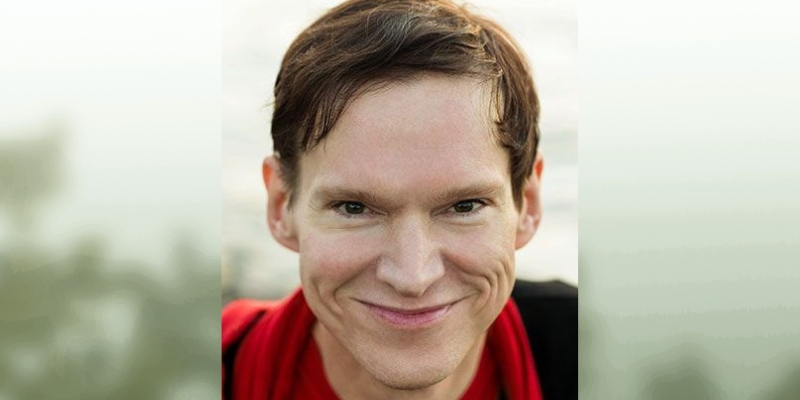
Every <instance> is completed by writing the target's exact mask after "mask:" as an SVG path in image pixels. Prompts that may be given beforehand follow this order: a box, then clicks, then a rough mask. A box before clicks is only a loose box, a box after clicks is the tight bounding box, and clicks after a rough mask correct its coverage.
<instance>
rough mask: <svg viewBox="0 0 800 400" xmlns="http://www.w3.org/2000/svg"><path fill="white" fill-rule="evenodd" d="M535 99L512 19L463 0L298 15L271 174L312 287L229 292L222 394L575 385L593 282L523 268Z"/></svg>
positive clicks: (535, 204) (245, 399)
mask: <svg viewBox="0 0 800 400" xmlns="http://www.w3.org/2000/svg"><path fill="white" fill-rule="evenodd" d="M538 115H539V104H538V99H537V96H536V91H535V88H534V85H533V81H532V78H531V74H530V71H529V68H528V65H527V64H526V62H525V60H524V57H523V56H522V54H521V52H520V50H519V49H518V47H517V46H516V45H515V44H514V43H513V41H512V40H511V38H510V37H509V36H508V35H507V33H506V32H505V31H503V30H502V29H501V28H500V27H499V26H498V25H497V24H495V23H494V22H492V21H489V20H487V19H485V18H483V17H480V16H478V15H475V14H473V13H471V12H469V11H467V10H465V9H463V8H461V7H458V6H456V5H454V4H452V3H450V2H449V1H448V0H390V1H379V0H352V1H348V2H346V3H344V4H342V5H340V6H339V7H337V8H334V9H333V10H331V11H329V12H328V13H327V14H325V15H324V16H323V17H321V18H320V19H319V20H318V21H316V22H315V23H314V24H312V25H311V26H310V27H309V28H307V29H306V30H305V31H304V32H303V33H301V34H300V36H299V37H298V38H297V39H296V40H295V42H294V43H293V44H292V45H291V47H290V48H289V50H288V51H287V53H286V56H285V58H284V60H283V63H282V65H281V69H280V72H279V75H278V79H277V81H276V84H275V111H274V115H273V120H272V136H273V141H274V145H275V155H274V156H272V157H269V158H267V159H266V160H265V162H264V166H263V175H264V182H265V185H266V188H267V192H268V198H269V201H268V206H267V214H268V224H269V227H270V230H271V232H272V234H273V236H274V237H275V239H276V240H277V241H278V242H280V243H281V244H282V245H284V246H286V247H287V248H289V249H291V250H294V251H296V252H298V253H299V255H300V276H301V283H302V284H301V286H302V287H301V289H298V290H297V291H296V292H295V293H294V294H292V295H291V296H290V297H289V298H287V299H285V300H283V301H281V302H279V303H266V302H256V301H250V300H240V301H237V302H234V303H231V304H230V305H229V306H228V307H226V309H225V311H224V312H223V320H222V325H223V332H222V335H223V338H222V339H223V398H225V399H227V400H234V399H236V400H250V399H338V398H341V399H500V398H505V399H541V398H544V399H548V400H550V399H560V398H577V372H576V371H577V352H576V350H575V349H576V348H577V290H576V289H574V288H570V287H568V286H566V285H563V284H555V283H551V284H532V283H523V282H516V281H515V275H514V271H515V267H514V252H515V250H517V249H519V248H521V247H522V246H524V245H525V244H526V243H528V241H530V240H531V238H532V237H533V235H534V233H535V232H536V229H537V227H538V225H539V221H540V219H541V204H540V200H539V187H540V182H541V174H542V170H543V161H542V157H541V155H540V154H537V151H536V149H537V145H538V141H539V131H538V125H537V124H538ZM512 291H513V294H514V296H513V297H514V298H513V299H510V297H511V296H512Z"/></svg>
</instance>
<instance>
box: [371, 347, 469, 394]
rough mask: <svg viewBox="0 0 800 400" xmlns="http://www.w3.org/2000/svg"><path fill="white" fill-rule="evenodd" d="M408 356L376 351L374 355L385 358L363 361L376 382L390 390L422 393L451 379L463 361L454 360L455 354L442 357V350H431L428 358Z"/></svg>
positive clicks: (411, 353) (413, 353) (459, 358)
mask: <svg viewBox="0 0 800 400" xmlns="http://www.w3.org/2000/svg"><path fill="white" fill-rule="evenodd" d="M393 353H394V354H393ZM404 353H405V354H398V353H397V352H392V351H381V352H376V353H373V354H376V355H381V356H383V357H382V358H380V359H371V360H363V361H364V362H363V363H362V366H363V367H364V368H365V370H366V371H367V372H368V373H369V374H370V375H372V377H373V378H375V380H377V381H378V382H380V383H381V384H383V385H384V386H386V387H389V388H392V389H397V390H420V389H424V388H428V387H431V386H433V385H435V384H437V383H439V382H441V381H443V380H445V379H447V377H449V376H450V375H452V374H453V372H454V371H455V370H456V368H457V367H458V364H459V362H460V361H462V360H461V359H462V358H463V357H454V355H455V354H453V353H454V352H447V353H449V354H442V352H441V351H439V352H432V351H428V352H426V353H427V354H424V355H422V354H419V352H414V351H407V352H404ZM415 353H416V355H415Z"/></svg>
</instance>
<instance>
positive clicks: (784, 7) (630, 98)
mask: <svg viewBox="0 0 800 400" xmlns="http://www.w3.org/2000/svg"><path fill="white" fill-rule="evenodd" d="M531 3H535V4H533V5H528V4H525V5H524V7H534V9H533V10H531V9H527V8H526V9H525V11H522V10H521V9H512V10H513V11H512V12H511V15H510V16H508V17H501V18H500V17H498V19H499V20H501V22H503V23H504V24H505V25H506V26H508V27H509V29H510V30H511V31H512V32H513V33H514V34H515V35H516V36H517V37H518V38H519V39H520V40H521V41H522V40H523V38H522V37H521V36H522V35H524V34H525V32H530V30H538V29H540V27H537V26H534V25H533V24H532V23H531V22H530V19H531V18H539V16H538V14H537V13H544V14H545V15H547V14H546V13H547V11H543V10H539V9H538V8H536V7H538V4H543V5H547V4H549V3H548V2H541V3H540V2H538V1H533V2H531ZM225 4H226V5H225V6H224V7H222V8H220V5H219V3H215V2H206V1H204V0H200V1H194V2H191V3H188V2H183V1H181V2H176V1H173V0H161V1H158V2H156V1H152V0H144V1H139V2H135V3H132V2H124V1H123V2H101V1H99V0H75V1H71V2H68V3H64V2H55V1H48V0H29V1H26V2H11V1H6V2H0V48H2V49H3V52H2V56H0V57H2V62H0V399H1V400H22V399H25V400H28V399H37V400H38V399H109V398H111V399H116V398H121V399H212V398H214V399H216V398H218V396H219V389H220V383H219V382H220V379H219V378H220V376H219V347H218V346H219V311H220V306H221V304H220V297H219V296H220V291H221V289H222V288H221V283H220V264H221V259H222V258H223V257H222V254H223V251H222V246H221V245H220V243H222V239H223V238H222V236H223V235H222V233H224V236H225V240H226V241H227V240H230V241H231V243H230V244H229V243H226V245H225V252H224V254H225V257H224V259H225V260H226V262H225V264H226V265H231V264H232V263H237V265H244V264H246V263H248V262H250V263H256V261H252V260H251V261H247V258H248V257H255V256H254V254H256V253H254V252H250V251H249V250H248V249H249V247H248V246H252V245H251V244H247V240H253V241H254V242H257V243H261V244H263V245H264V248H268V246H270V245H271V238H269V236H268V232H267V230H266V228H265V226H264V222H263V211H261V208H262V207H263V201H264V199H263V198H258V199H256V200H253V205H252V206H249V207H254V208H253V209H254V210H255V214H254V213H249V212H244V211H242V212H241V215H244V216H247V217H252V218H253V219H252V220H251V222H241V223H242V224H247V223H250V224H252V225H253V228H252V231H251V232H256V231H258V233H253V234H252V235H249V234H248V235H244V232H248V231H247V230H245V229H241V230H239V229H234V228H235V226H236V224H237V223H238V222H234V223H231V222H230V221H229V219H230V215H232V214H231V213H230V211H225V212H224V213H223V214H222V215H223V219H222V221H221V219H220V213H221V209H222V204H223V200H222V199H224V204H225V207H226V210H228V208H229V204H236V202H235V201H232V200H230V199H235V198H237V195H235V193H237V190H238V189H236V188H241V190H242V191H251V190H252V191H257V193H256V194H254V195H242V196H240V197H241V198H242V199H245V198H247V196H261V194H260V193H261V187H260V178H259V177H258V165H259V163H260V160H261V158H262V157H263V156H264V155H266V153H267V152H268V151H269V149H270V148H271V146H270V144H269V143H268V142H267V140H268V136H269V135H268V132H269V130H268V120H269V119H268V116H269V110H268V108H262V105H264V104H266V103H267V101H268V99H269V94H270V88H271V85H272V83H273V82H272V81H273V79H274V71H273V72H272V73H270V72H269V70H268V69H269V68H275V67H276V66H277V59H274V60H272V59H271V58H269V57H279V55H280V54H281V53H282V51H283V49H284V48H285V46H286V45H287V44H288V41H289V40H291V38H293V37H294V35H295V34H296V33H297V32H299V31H300V29H302V27H303V26H305V25H306V24H307V23H310V22H311V21H312V20H313V18H314V17H315V16H316V15H317V14H318V13H319V12H321V11H322V9H323V8H325V7H326V5H323V4H317V3H313V2H309V3H307V4H308V7H312V6H313V7H316V9H313V10H312V9H308V8H307V7H306V6H303V7H300V8H297V7H295V8H294V9H295V10H296V12H298V13H301V15H300V16H299V17H298V18H300V20H301V22H285V21H290V19H288V17H281V19H278V20H275V19H268V18H270V17H272V16H273V15H274V14H273V13H272V12H271V11H270V10H271V8H270V7H271V5H272V4H270V5H269V6H268V5H267V4H266V3H264V4H252V5H250V6H249V7H239V6H238V5H237V4H238V3H235V2H234V3H228V2H226V3H225ZM492 4H495V3H492ZM492 4H489V5H486V6H485V7H482V8H485V9H488V10H489V11H490V12H489V13H490V15H491V13H492V12H494V13H496V14H495V15H496V16H497V15H500V13H501V12H503V11H502V10H500V7H499V6H497V7H496V6H494V5H492ZM497 4H500V3H497ZM553 4H554V7H555V8H556V9H558V8H559V7H567V8H570V10H572V11H569V12H568V14H569V15H576V13H577V12H576V11H574V10H575V9H576V8H577V7H578V6H577V5H576V4H570V3H563V2H553ZM565 4H566V5H565ZM298 7H299V6H298ZM543 7H544V6H543ZM262 9H263V10H262ZM799 11H800V9H798V5H797V4H794V3H787V2H780V3H779V2H775V1H767V2H761V3H753V2H741V1H734V2H722V1H691V2H690V1H677V2H674V1H673V2H668V3H652V2H636V1H632V0H608V1H604V2H584V3H582V4H580V27H581V29H580V33H579V36H578V38H579V39H580V55H581V59H580V92H581V99H582V103H583V111H582V112H581V114H580V119H581V133H580V145H579V147H578V149H579V151H578V153H579V155H580V163H581V171H582V173H581V180H580V186H581V187H580V192H581V195H580V198H581V204H582V207H581V208H580V225H581V237H580V246H579V254H580V256H579V257H577V258H576V259H577V260H578V263H579V264H580V278H581V295H580V296H581V297H580V306H581V308H580V356H579V357H580V374H581V375H580V388H581V394H580V398H581V399H653V400H673V399H712V400H713V399H763V400H794V399H797V398H798V393H800V383H798V382H800V346H799V345H798V343H799V342H800V341H799V340H798V338H800V294H798V293H800V290H798V288H800V268H798V267H799V266H798V260H800V229H798V228H797V227H798V226H800V185H798V182H799V181H800V163H798V162H797V160H796V158H797V157H796V154H798V153H800V151H798V150H800V139H798V138H800V136H798V134H797V133H798V132H800V120H798V118H797V117H796V114H797V112H796V111H795V108H796V105H797V104H800V94H799V93H798V90H797V88H798V87H800V82H799V81H800V75H799V74H797V71H798V70H800V65H799V64H800V61H799V60H798V58H797V57H796V56H795V54H796V53H797V51H796V49H798V48H800V25H798V24H797V23H796V21H797V18H796V16H797V15H798V12H799ZM220 13H221V14H220ZM258 13H261V14H258ZM248 14H253V17H252V18H253V19H254V20H256V21H255V22H256V23H255V24H252V23H251V24H250V25H243V26H247V29H249V32H250V34H243V33H237V32H233V31H234V29H233V28H236V27H235V26H232V25H235V23H233V22H235V21H237V19H236V18H240V19H246V18H248ZM220 15H222V19H221V20H220ZM260 19H262V20H263V21H270V22H269V23H266V22H263V23H258V21H260ZM520 20H525V21H528V22H524V23H522V25H524V26H522V27H519V26H514V25H513V24H515V23H517V24H519V23H518V22H515V21H520ZM220 21H222V25H220ZM229 21H233V22H229ZM537 21H539V20H537ZM537 23H541V24H544V25H547V23H545V22H537ZM242 24H244V22H242ZM556 25H558V24H556ZM576 26H577V25H576ZM541 29H544V28H541ZM575 29H577V28H575ZM537 32H538V31H537ZM220 35H221V36H220ZM259 35H260V36H259ZM548 36H549V35H548V34H545V33H541V34H539V33H537V37H539V38H542V37H548ZM553 36H558V37H561V38H562V39H554V40H566V41H570V40H571V41H572V43H574V42H575V38H574V37H570V36H569V35H566V36H561V35H560V34H559V35H553ZM221 37H222V38H223V39H224V40H223V43H221V41H220V38H221ZM251 37H253V38H255V39H253V40H255V41H259V40H261V39H260V38H266V39H264V40H263V41H262V42H258V43H257V44H258V45H259V46H260V45H261V44H262V43H263V44H264V46H261V47H259V46H255V45H253V46H254V47H259V49H260V50H259V51H256V52H252V53H241V54H242V56H241V57H243V58H247V57H250V58H251V61H252V62H247V63H246V62H244V61H237V59H236V58H234V57H233V55H232V54H231V45H229V44H224V43H227V42H229V41H230V42H232V43H240V42H237V41H244V40H245V39H247V40H250V38H251ZM272 37H275V38H280V40H281V41H282V42H281V43H284V44H282V45H276V46H278V47H279V48H278V49H275V50H270V49H269V47H268V46H272V44H271V43H273V41H270V40H269V39H270V38H272ZM276 40H277V39H276ZM221 45H222V49H223V50H222V57H221V56H220V46H221ZM241 46H243V47H247V46H250V45H249V44H247V43H245V42H241ZM233 47H235V46H233ZM539 47H540V46H539V45H537V46H536V47H533V46H532V47H530V48H526V49H527V51H528V53H529V56H530V57H531V59H532V61H533V64H534V67H535V70H536V73H537V77H538V79H539V82H540V87H541V86H542V85H544V82H545V81H547V80H548V79H557V78H555V77H557V76H560V75H558V71H556V72H555V73H553V72H550V73H547V74H546V73H545V71H544V70H543V68H545V64H546V63H548V62H551V61H552V60H547V59H544V58H543V57H544V55H541V56H540V55H538V54H539V53H541V51H545V49H541V50H540V49H539ZM226 48H227V50H226ZM267 54H277V55H278V56H273V55H267ZM550 54H557V53H550ZM268 58H269V59H270V60H272V61H274V62H272V61H269V62H268V61H267V59H268ZM556 58H557V57H556ZM220 60H222V61H220ZM229 60H230V61H229ZM540 60H541V61H540ZM556 62H557V61H556ZM228 63H238V64H239V65H240V66H241V68H244V70H240V71H239V72H238V74H242V76H243V77H242V79H241V80H239V78H237V76H236V74H237V73H228V72H225V71H226V70H228V69H229V68H230V67H229V66H228ZM564 64H565V65H566V64H569V63H568V62H565V63H564ZM571 65H572V67H567V66H564V67H563V70H564V72H563V73H565V74H574V71H575V69H576V68H578V67H577V65H578V64H577V63H576V64H571ZM223 67H224V69H223ZM247 68H252V69H253V71H250V72H248V71H247V70H246V69H247ZM570 68H573V69H570ZM232 71H236V70H235V69H234V70H232ZM221 73H222V76H223V83H224V86H223V88H224V90H225V92H224V93H225V94H223V92H222V89H221V86H220V74H221ZM548 75H549V76H548ZM252 77H256V78H255V79H251V78H252ZM566 80H568V79H566ZM572 84H574V85H576V86H574V87H573V89H574V90H575V93H577V82H574V81H573V83H572ZM250 86H252V87H253V88H254V89H253V90H254V92H253V93H252V94H251V96H252V98H251V99H250V98H245V97H237V96H233V95H230V94H229V93H230V91H233V92H236V90H238V89H236V88H237V87H241V88H244V89H247V87H250ZM542 90H543V91H544V90H545V88H542ZM567 92H568V90H567ZM550 96H554V97H551V98H550V100H549V103H550V104H553V105H552V106H548V103H545V116H544V121H543V127H545V129H544V133H545V136H544V143H543V146H548V145H549V144H548V142H551V141H554V140H556V139H555V137H557V135H558V133H554V132H559V131H560V128H558V126H560V125H556V123H555V120H557V119H558V117H556V116H554V115H552V114H547V113H550V112H553V111H554V109H555V107H556V105H555V104H557V103H559V101H560V100H558V99H559V98H560V97H559V96H558V95H550ZM575 96H576V97H575V98H574V101H575V104H577V94H575ZM566 98H568V96H566ZM220 100H221V101H220ZM545 101H547V100H543V102H545ZM220 103H222V113H221V114H219V112H220V111H219V110H220V108H219V107H220ZM240 103H241V104H240ZM567 103H568V101H567ZM237 104H239V105H237ZM567 108H568V107H567ZM549 109H550V110H549ZM576 109H577V107H576ZM239 112H241V113H244V114H247V115H249V117H247V118H244V117H243V118H241V119H240V120H241V121H244V122H241V124H242V125H241V126H240V127H236V126H239V125H235V124H234V122H233V117H230V118H231V121H230V122H225V121H227V118H229V115H232V114H231V113H239ZM548 115H549V116H548ZM573 115H576V114H573ZM220 116H222V118H220ZM563 120H564V119H562V121H563ZM571 123H573V124H574V125H569V123H565V125H566V126H567V128H564V130H565V131H566V130H568V129H569V126H572V127H574V128H575V131H577V126H578V124H577V122H576V121H573V122H571ZM247 124H252V126H251V127H250V128H247ZM548 124H551V125H548ZM220 126H222V130H223V139H222V140H223V143H224V144H223V146H222V148H223V152H225V153H227V152H228V150H227V148H229V147H230V148H232V147H235V146H240V147H246V146H245V144H244V143H256V142H257V141H263V142H258V143H257V144H255V145H253V153H257V154H250V155H248V156H246V157H245V156H236V157H231V156H227V155H224V156H223V159H224V164H225V165H226V167H225V168H222V164H223V161H222V160H223V159H221V158H220V152H219V149H220V136H219V135H220V134H219V131H220ZM229 131H236V132H234V133H236V134H240V135H243V136H247V135H250V137H251V138H252V142H246V141H244V140H243V141H242V142H241V143H239V142H237V140H234V139H229V137H230V138H232V137H233V136H231V135H232V133H231V132H229ZM237 143H239V144H238V145H237ZM569 146H572V145H568V146H566V147H569ZM244 153H245V151H244V150H242V151H241V152H240V154H244ZM572 156H573V157H576V156H575V155H574V154H573V155H572ZM547 157H548V160H549V161H548V167H547V168H548V170H547V172H546V177H547V176H548V175H547V174H551V175H550V176H552V172H553V167H552V166H553V163H555V162H557V160H558V159H563V160H568V159H569V154H562V155H558V154H557V151H556V150H552V149H551V150H547ZM565 163H568V162H566V161H565ZM229 164H242V166H241V167H240V168H239V169H238V170H236V169H234V170H230V171H239V172H230V173H229V172H226V171H228V170H229V167H228V165H229ZM248 174H249V175H248ZM556 175H557V174H556ZM575 176H576V177H577V172H575ZM237 179H238V180H237ZM546 179H549V178H546ZM220 181H222V185H223V191H222V192H220V189H219V188H220ZM237 182H238V183H237ZM546 182H547V181H546ZM558 186H559V185H558V184H556V183H554V181H551V182H549V183H547V184H546V185H545V188H544V189H545V191H548V190H550V189H554V188H557V187H558ZM569 190H576V189H575V188H574V187H573V188H572V189H569ZM569 190H565V191H566V192H568V191H569ZM220 193H222V196H221V195H220ZM575 199H577V196H575ZM242 204H246V201H245V200H242ZM241 207H245V206H244V205H242V206H241ZM551 215H553V213H552V212H550V214H548V216H547V217H546V218H547V219H546V220H545V223H548V224H553V223H554V222H550V221H553V219H552V218H554V217H551ZM223 221H224V224H223ZM229 226H230V227H231V228H230V229H231V230H232V231H233V232H232V233H229V232H228V229H229ZM543 229H544V226H543ZM236 232H242V236H243V238H242V240H239V239H236V238H237V237H236V235H235V233H236ZM540 233H542V234H543V233H544V231H542V232H540ZM258 235H262V236H258ZM544 237H545V236H544V235H541V236H538V237H537V239H536V240H534V242H532V245H531V247H530V249H531V252H532V253H536V252H537V251H538V250H543V249H541V248H537V247H536V246H541V247H544V244H541V243H544V242H545V239H544ZM567 237H569V236H567ZM228 238H230V239H228ZM554 247H555V246H554ZM237 248H238V250H237ZM572 254H575V253H572ZM573 257H574V256H573ZM237 259H238V261H237ZM231 260H233V261H231ZM284 260H286V263H287V264H289V265H290V266H291V265H295V264H296V262H295V260H294V259H293V258H291V257H289V258H286V259H284ZM254 265H255V264H254ZM281 265H283V262H281ZM530 265H532V266H533V267H534V269H538V268H539V267H541V268H545V267H547V266H548V265H551V264H550V263H548V262H544V261H542V262H539V263H533V262H531V263H530ZM264 270H269V268H264ZM237 273H239V274H242V272H241V271H239V272H237ZM253 273H254V274H257V273H263V274H269V273H271V272H253ZM285 274H286V275H285V276H278V277H275V278H274V279H273V278H270V277H269V275H266V276H263V277H261V278H258V279H261V280H260V281H259V282H264V284H263V286H262V285H260V284H259V285H254V289H253V290H254V291H253V292H252V293H253V294H257V295H260V294H264V293H266V292H263V293H262V292H258V291H257V290H260V289H259V288H262V287H263V288H268V287H270V286H271V285H273V282H292V281H291V280H290V279H296V278H295V276H296V272H294V271H290V272H285ZM233 275H235V274H233V273H231V274H230V275H228V278H226V279H229V282H230V281H236V280H237V279H242V278H241V277H242V276H246V275H240V277H239V278H232V276H233ZM540 276H541V277H542V278H543V279H547V277H548V276H547V275H540ZM248 277H249V276H248ZM252 279H253V280H256V279H257V276H256V275H253V276H252ZM564 279H565V280H567V277H566V276H564ZM576 282H577V278H576ZM276 286H281V285H278V284H276ZM279 289H280V288H279V287H278V288H277V290H279ZM241 290H242V291H243V292H244V291H245V289H241ZM247 290H249V289H247ZM263 290H267V289H263ZM247 293H251V292H247ZM276 293H277V292H276ZM264 296H266V294H264Z"/></svg>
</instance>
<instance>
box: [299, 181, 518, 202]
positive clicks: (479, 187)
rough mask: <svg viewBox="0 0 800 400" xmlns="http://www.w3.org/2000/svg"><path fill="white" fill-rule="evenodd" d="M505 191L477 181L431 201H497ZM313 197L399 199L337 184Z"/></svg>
mask: <svg viewBox="0 0 800 400" xmlns="http://www.w3.org/2000/svg"><path fill="white" fill-rule="evenodd" d="M504 191H505V185H504V184H502V183H495V182H487V183H477V184H472V185H468V186H464V187H455V188H451V189H448V190H447V191H445V192H443V193H440V194H436V195H435V196H434V197H433V198H432V200H431V201H432V202H433V204H436V205H442V204H447V203H451V202H456V201H458V200H468V199H480V198H485V199H489V200H493V201H495V202H497V201H499V200H500V199H501V198H502V194H503V192H504ZM311 198H312V201H314V202H328V201H333V200H348V201H359V202H363V203H366V204H380V205H392V204H396V203H397V200H395V199H392V198H389V197H382V196H379V195H377V194H375V193H374V192H370V191H366V190H361V189H355V188H346V187H335V186H327V187H326V186H323V187H320V188H318V189H316V190H314V191H313V192H312V193H311Z"/></svg>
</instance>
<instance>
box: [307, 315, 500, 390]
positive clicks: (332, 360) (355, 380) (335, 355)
mask: <svg viewBox="0 0 800 400" xmlns="http://www.w3.org/2000/svg"><path fill="white" fill-rule="evenodd" d="M313 337H314V340H315V341H316V343H317V347H318V348H319V352H320V355H321V356H322V365H323V368H324V370H325V376H326V377H327V378H328V382H329V383H330V385H331V388H333V390H334V392H336V394H337V395H338V396H339V398H342V399H347V400H362V399H364V400H366V399H393V400H394V399H396V400H417V399H426V400H451V399H459V398H460V397H461V396H462V395H463V394H464V392H466V391H467V388H469V385H470V384H471V383H472V380H473V378H474V377H475V374H476V373H477V371H478V365H479V364H480V359H481V355H482V353H483V347H484V345H485V342H486V335H485V334H484V335H483V336H482V337H481V338H480V339H479V340H478V341H477V342H476V343H475V345H474V346H473V347H472V348H471V349H470V351H469V352H468V353H467V355H466V356H465V357H464V359H463V360H462V361H461V363H460V364H459V365H458V366H457V367H456V369H455V370H454V371H453V373H452V374H450V375H449V376H448V377H447V378H445V379H444V380H442V381H440V382H438V383H436V384H434V385H431V386H428V387H426V388H422V389H417V390H402V389H394V388H391V387H389V386H386V385H384V384H383V383H381V382H380V381H378V380H377V379H375V378H374V377H373V376H372V375H370V374H369V372H367V371H366V370H365V369H364V368H363V367H362V366H361V364H359V363H358V361H357V360H356V359H355V358H354V357H353V355H352V354H350V352H349V351H348V350H347V349H346V348H344V346H342V344H341V343H340V342H339V341H338V340H337V339H336V338H335V337H334V336H333V335H331V333H330V332H329V331H328V330H327V329H326V328H325V327H324V326H322V324H320V323H319V322H315V323H314V328H313Z"/></svg>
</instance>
